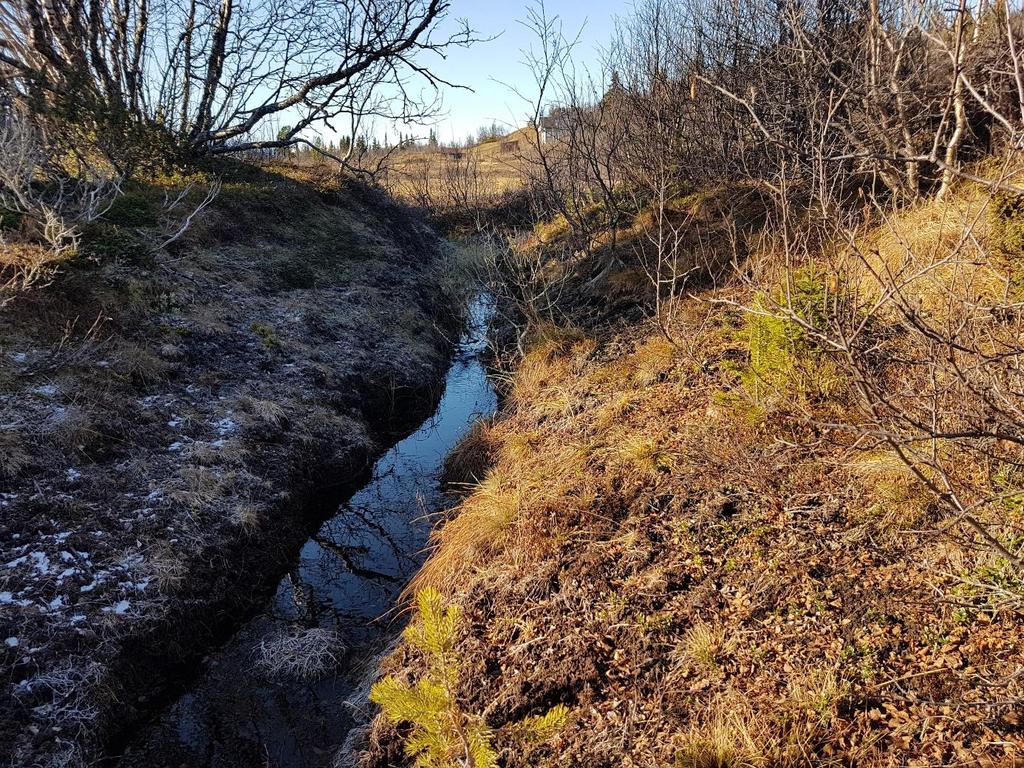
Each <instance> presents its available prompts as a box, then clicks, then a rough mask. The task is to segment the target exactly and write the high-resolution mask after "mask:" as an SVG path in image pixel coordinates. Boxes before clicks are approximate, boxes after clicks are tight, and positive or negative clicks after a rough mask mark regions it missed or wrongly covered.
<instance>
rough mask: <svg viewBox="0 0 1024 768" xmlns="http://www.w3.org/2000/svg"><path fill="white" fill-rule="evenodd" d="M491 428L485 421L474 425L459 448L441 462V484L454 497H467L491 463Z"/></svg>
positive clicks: (492, 443)
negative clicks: (462, 495)
mask: <svg viewBox="0 0 1024 768" xmlns="http://www.w3.org/2000/svg"><path fill="white" fill-rule="evenodd" d="M491 428H492V425H491V423H490V422H489V421H487V420H480V421H477V422H475V423H474V424H473V426H472V428H471V429H470V430H469V433H468V434H466V436H465V437H463V438H462V440H460V441H459V444H458V445H457V446H456V447H455V449H454V450H452V451H451V452H450V453H449V454H448V455H447V456H446V457H445V460H444V467H443V468H442V472H441V482H442V483H443V484H444V485H445V486H446V487H447V488H448V489H450V490H452V491H455V492H457V493H468V492H469V491H470V490H471V489H472V488H473V487H474V486H476V485H477V484H479V483H480V481H481V480H483V478H484V477H485V475H486V474H487V470H488V469H490V467H491V464H492V463H493V461H494V453H495V446H494V442H493V438H492V436H491Z"/></svg>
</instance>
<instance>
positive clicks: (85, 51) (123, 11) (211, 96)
mask: <svg viewBox="0 0 1024 768" xmlns="http://www.w3.org/2000/svg"><path fill="white" fill-rule="evenodd" d="M449 8H450V3H449V2H447V0H189V1H188V2H187V3H175V2H170V0H95V1H94V2H89V3H85V2H80V1H79V0H47V1H46V2H43V1H42V0H20V1H19V2H18V3H17V4H13V3H5V4H4V5H3V8H2V10H0V39H2V40H3V44H2V47H0V68H2V69H0V72H2V74H3V76H4V77H5V79H7V80H9V81H10V82H11V83H12V84H13V89H14V93H15V94H16V97H17V98H18V100H19V101H21V102H22V103H24V104H26V105H30V106H35V107H37V108H38V107H39V106H40V104H42V105H45V107H46V108H47V109H49V110H52V111H58V112H60V113H61V115H62V116H63V117H65V118H82V119H91V120H97V121H99V122H103V123H105V124H106V127H108V128H109V127H110V126H111V125H115V126H116V127H117V128H118V129H123V130H130V129H134V128H137V127H140V126H141V127H148V128H151V129H157V130H159V131H163V132H167V133H169V134H170V135H171V136H173V137H174V138H175V139H176V140H177V141H179V142H180V143H182V144H183V145H184V146H185V147H186V148H187V149H188V150H190V151H193V152H200V153H201V152H213V153H222V152H233V151H240V150H247V149H253V148H272V147H282V146H288V145H291V144H294V143H297V142H299V141H300V140H302V134H303V131H305V130H306V129H308V128H310V127H312V126H317V125H326V126H329V127H335V126H336V125H344V127H345V129H346V130H347V132H348V133H349V135H350V137H351V138H352V141H351V142H350V143H349V150H348V154H347V155H346V156H345V158H343V159H347V157H348V156H350V155H351V151H352V150H351V147H352V146H354V144H355V141H354V140H355V137H356V136H357V135H358V134H359V132H360V130H361V126H362V124H363V123H364V122H365V121H366V120H367V119H371V118H374V117H379V118H384V119H393V118H399V117H400V118H402V119H403V120H405V121H406V122H409V121H416V120H421V119H425V118H426V117H428V116H430V115H433V114H434V113H435V112H436V110H437V107H438V101H437V88H438V86H439V85H441V84H446V83H444V81H443V80H442V79H441V78H440V77H439V76H438V75H437V74H436V73H434V71H433V70H432V69H431V66H430V63H429V61H428V60H427V58H428V57H429V56H430V55H440V54H443V53H444V51H445V50H446V49H448V48H449V47H451V46H455V45H467V44H469V43H470V42H471V41H472V40H473V35H472V33H471V31H470V30H469V28H468V27H467V26H466V25H465V23H461V24H459V25H457V26H456V27H455V30H454V32H452V33H451V34H439V33H438V32H437V29H438V25H439V23H440V22H441V21H442V20H444V19H445V18H446V17H447V15H448V11H449ZM423 85H425V86H427V87H426V89H423V88H422V86H423ZM284 113H287V114H288V115H289V120H290V125H289V128H288V130H287V131H286V132H284V133H283V135H279V136H271V137H262V136H261V135H260V131H261V129H262V128H263V127H264V126H265V125H266V124H267V121H268V119H269V118H272V117H273V116H276V115H280V114H284ZM335 121H339V122H338V123H336V122H335Z"/></svg>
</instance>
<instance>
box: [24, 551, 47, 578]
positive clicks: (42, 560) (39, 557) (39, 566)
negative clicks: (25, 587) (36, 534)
mask: <svg viewBox="0 0 1024 768" xmlns="http://www.w3.org/2000/svg"><path fill="white" fill-rule="evenodd" d="M29 557H31V558H32V565H33V566H35V569H36V570H37V571H38V572H39V573H40V574H41V575H43V576H45V575H46V574H48V573H49V572H50V558H49V556H47V554H46V553H45V552H33V553H32V554H30V555H29Z"/></svg>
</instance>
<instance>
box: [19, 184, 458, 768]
mask: <svg viewBox="0 0 1024 768" xmlns="http://www.w3.org/2000/svg"><path fill="white" fill-rule="evenodd" d="M293 175H294V174H293ZM140 194H141V193H140ZM109 226H110V227H114V228H117V232H118V233H120V234H124V233H128V234H129V235H130V234H131V233H132V231H133V230H132V229H131V228H130V227H128V226H127V225H123V226H122V225H119V224H118V223H117V222H116V221H115V222H112V223H111V224H110V225H109ZM118 242H121V241H120V240H118ZM174 251H175V253H174V254H173V255H172V254H167V253H163V254H156V255H145V256H138V255H137V254H135V255H132V254H129V255H118V256H116V257H110V258H104V259H101V260H100V262H99V264H88V263H84V262H83V263H82V264H76V265H73V266H72V267H70V268H69V269H68V270H67V271H66V272H65V274H63V275H61V276H60V277H59V278H58V279H57V281H56V282H55V283H54V284H53V285H51V286H49V287H47V288H44V289H37V291H36V292H35V293H33V294H31V295H28V296H24V297H21V298H19V299H18V300H16V301H14V302H12V303H10V304H9V305H8V306H7V307H6V308H4V309H3V310H2V311H0V426H2V429H3V431H2V433H0V441H2V442H0V452H2V453H3V457H2V458H0V641H2V642H3V644H2V645H0V669H2V670H3V679H2V680H0V685H2V688H3V690H2V693H0V756H2V757H3V758H4V759H3V760H2V761H0V762H3V764H7V765H11V766H18V767H19V768H21V767H22V766H58V765H60V766H65V765H68V766H70V765H80V764H86V763H89V762H91V761H92V760H94V759H95V758H97V757H99V756H101V755H102V754H103V752H104V751H105V750H107V749H109V748H114V749H115V750H116V745H117V741H118V739H119V736H120V734H123V733H125V732H126V731H129V730H130V729H131V728H132V727H133V724H135V723H137V722H138V721H139V719H140V718H143V717H145V716H147V714H148V713H149V712H151V711H152V710H153V709H154V707H155V706H157V705H158V704H159V703H160V702H161V701H163V700H165V699H166V697H167V696H168V695H170V694H171V693H173V692H174V690H176V689H177V688H178V687H180V685H181V684H182V682H183V680H184V679H185V678H186V677H187V675H188V674H189V672H190V671H191V670H192V669H193V668H194V663H195V662H196V661H197V659H198V658H199V657H200V656H201V655H202V654H203V653H204V652H206V650H208V649H209V648H210V647H211V646H212V645H213V644H215V643H217V642H219V641H220V640H221V639H223V638H224V637H225V636H226V634H227V633H228V632H229V631H230V630H231V629H232V627H234V626H235V625H236V624H237V623H238V622H239V621H240V620H241V619H242V618H243V617H244V615H245V614H246V613H247V612H248V611H250V610H251V609H252V608H253V607H254V606H255V605H257V604H259V603H260V602H261V601H262V600H263V599H264V598H265V597H266V595H267V592H268V590H271V589H272V588H273V586H274V584H275V583H276V581H277V579H278V578H279V576H280V575H281V571H282V570H283V569H284V568H285V567H286V564H287V563H288V562H289V560H290V558H291V557H292V555H293V554H294V552H295V551H296V549H297V547H298V546H300V545H301V543H302V541H303V540H304V539H305V538H306V536H307V534H308V533H309V530H310V529H311V527H313V526H315V525H316V523H317V522H318V520H319V519H321V518H322V517H323V516H325V515H326V514H328V513H330V512H332V511H333V507H334V505H335V504H336V503H337V501H338V500H339V499H340V498H341V497H342V496H343V495H344V494H346V493H347V492H351V491H352V490H354V488H355V487H356V485H357V484H358V482H359V481H360V480H361V479H362V478H363V476H364V475H365V473H366V471H367V469H368V468H369V466H370V465H371V463H372V460H373V458H374V457H375V456H376V455H378V454H379V453H380V452H381V451H382V450H383V449H385V448H386V447H387V446H388V445H389V444H390V443H392V442H393V441H394V440H395V439H396V438H397V436H398V435H399V434H401V433H402V432H403V430H407V429H409V428H411V427H413V426H415V424H416V422H417V419H418V418H422V417H423V416H425V415H426V414H427V413H429V411H430V409H431V407H432V405H433V403H434V402H436V400H437V398H438V397H439V396H440V392H439V391H438V389H439V387H440V385H441V383H442V382H443V375H444V371H445V364H446V356H447V353H448V350H449V349H450V339H449V337H450V336H451V333H452V329H453V328H454V327H455V325H456V323H455V318H454V317H453V315H452V311H451V309H450V307H449V306H447V300H446V296H445V294H444V291H443V286H442V281H441V278H440V270H439V269H438V261H439V257H440V253H441V246H440V244H439V242H438V241H437V240H436V238H435V237H434V236H433V235H432V234H431V233H430V232H429V231H427V230H426V229H425V228H424V227H423V226H422V225H421V224H419V223H418V222H417V221H416V220H415V218H414V217H412V216H410V215H409V214H408V213H407V212H405V211H404V210H403V209H401V208H399V207H398V206H396V205H393V204H391V203H389V202H388V201H387V200H386V199H384V198H383V197H382V196H380V195H378V194H377V193H375V192H373V191H372V190H367V189H363V188H360V187H359V186H358V185H354V184H351V183H348V184H345V185H343V186H342V187H338V186H337V185H336V184H334V183H333V182H332V183H331V184H327V185H325V184H323V183H319V184H317V185H316V186H315V187H314V186H313V185H312V183H311V180H309V179H299V180H296V179H294V178H288V177H285V176H281V175H276V174H274V173H266V174H256V175H254V177H251V178H248V179H246V180H245V181H244V182H235V183H229V184H226V185H225V188H224V190H223V192H222V193H221V198H220V199H219V200H218V202H217V203H215V205H214V207H213V209H212V210H210V211H208V212H207V213H206V215H205V216H204V219H203V220H202V221H201V222H200V223H199V224H198V225H197V226H196V227H195V228H194V230H193V231H192V232H191V233H190V235H189V236H188V237H187V239H186V240H185V241H184V242H183V243H180V244H176V248H175V249H174Z"/></svg>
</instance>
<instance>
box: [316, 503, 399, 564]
mask: <svg viewBox="0 0 1024 768" xmlns="http://www.w3.org/2000/svg"><path fill="white" fill-rule="evenodd" d="M344 512H345V513H346V514H341V515H338V516H337V517H335V518H334V519H332V520H331V521H330V522H329V523H328V524H327V525H326V526H324V528H325V530H326V531H327V532H328V533H329V534H330V537H331V538H332V539H334V541H333V542H332V543H333V544H334V546H346V545H340V544H338V541H339V540H340V541H352V540H358V539H360V538H365V539H368V540H369V546H367V547H366V548H365V549H366V551H367V552H373V551H374V550H378V551H379V550H380V549H382V548H386V549H389V550H390V551H391V554H392V557H393V559H394V561H395V562H396V563H401V562H402V561H403V560H409V559H410V553H409V551H408V549H409V547H408V546H407V545H406V543H405V542H402V541H401V540H400V539H399V538H398V537H396V536H395V533H394V532H393V531H391V530H389V529H388V528H387V527H385V526H384V525H382V524H380V523H378V522H376V521H375V520H372V519H371V518H370V515H369V514H367V509H366V508H365V507H356V506H351V505H346V506H345V507H344ZM387 516H388V517H390V518H392V519H398V515H397V514H396V513H394V512H393V511H390V510H387ZM352 517H355V518H357V520H352V519H351V518H352ZM360 524H361V525H360ZM338 528H340V529H341V530H340V531H339V530H336V529H338ZM314 540H315V541H318V542H319V540H320V538H319V537H317V538H315V539H314ZM348 546H349V549H350V550H351V548H352V547H351V545H348ZM378 559H379V558H378Z"/></svg>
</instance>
